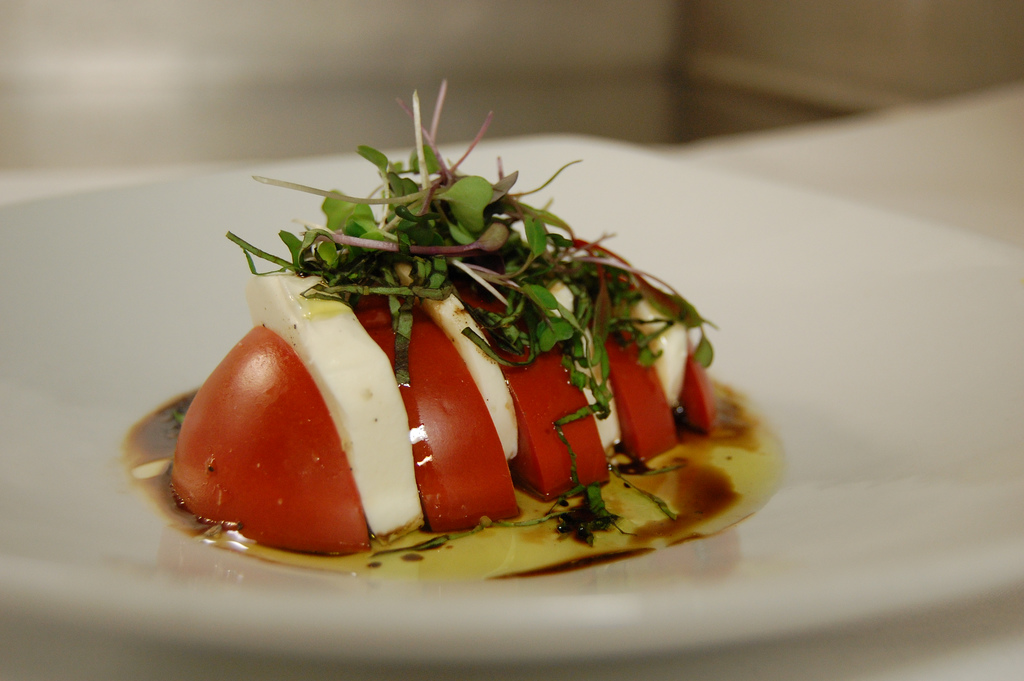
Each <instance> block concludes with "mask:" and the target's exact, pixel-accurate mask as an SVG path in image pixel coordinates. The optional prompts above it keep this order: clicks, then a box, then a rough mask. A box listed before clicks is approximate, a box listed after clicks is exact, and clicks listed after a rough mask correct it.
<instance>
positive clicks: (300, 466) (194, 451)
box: [171, 326, 370, 553]
mask: <svg viewBox="0 0 1024 681" xmlns="http://www.w3.org/2000/svg"><path fill="white" fill-rule="evenodd" d="M171 485H172V487H173V488H174V491H175V493H176V494H177V496H178V498H179V499H180V500H181V502H182V504H183V505H184V506H185V508H186V509H187V510H188V511H189V512H191V513H193V514H194V515H196V516H198V517H200V518H201V519H204V520H207V521H210V522H216V523H238V524H239V525H240V528H239V529H240V532H241V533H242V534H243V535H244V536H246V537H248V538H250V539H253V540H254V541H257V542H259V543H261V544H264V545H266V546H273V547H278V548H284V549H291V550H295V551H306V552H316V553H353V552H357V551H366V550H369V547H370V544H369V534H368V530H367V527H366V518H365V517H364V515H363V507H362V503H361V501H360V498H359V492H358V491H357V489H356V486H355V480H354V479H353V477H352V470H351V468H350V467H349V465H348V460H347V457H346V456H345V453H344V451H342V448H341V441H340V438H339V436H338V432H337V429H336V427H335V425H334V422H333V420H332V419H331V416H330V414H329V412H328V410H327V406H326V404H325V403H324V400H323V397H321V395H320V391H319V389H318V388H317V386H316V384H315V383H314V381H313V378H312V376H310V374H309V372H308V371H307V370H306V367H305V366H304V365H303V363H302V360H301V359H299V357H298V355H297V354H296V353H295V351H294V350H293V349H292V348H291V346H290V345H288V343H287V342H286V341H285V340H284V339H282V338H281V337H280V336H278V335H277V334H276V333H274V332H272V331H270V330H268V329H265V328H263V327H262V326H258V327H256V328H254V329H252V331H250V332H249V333H248V334H247V335H246V336H245V337H244V338H243V339H242V340H241V341H240V342H239V343H238V344H237V345H236V346H235V347H234V348H233V349H232V350H231V351H230V352H229V353H228V354H227V356H226V357H225V358H224V360H223V361H222V362H221V363H220V364H219V365H218V366H217V368H216V369H214V371H213V373H212V374H211V375H210V377H209V378H208V379H207V380H206V382H205V383H204V384H203V386H202V388H200V389H199V392H198V393H197V394H196V397H195V399H194V400H193V401H192V404H191V406H190V407H189V410H188V413H187V414H186V416H185V420H184V422H183V423H182V427H181V433H180V435H179V437H178V445H177V450H176V451H175V456H174V467H173V469H172V473H171Z"/></svg>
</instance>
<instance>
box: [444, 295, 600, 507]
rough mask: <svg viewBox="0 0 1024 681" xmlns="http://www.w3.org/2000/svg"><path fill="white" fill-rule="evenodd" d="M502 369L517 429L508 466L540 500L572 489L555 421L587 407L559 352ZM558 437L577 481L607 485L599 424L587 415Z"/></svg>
mask: <svg viewBox="0 0 1024 681" xmlns="http://www.w3.org/2000/svg"><path fill="white" fill-rule="evenodd" d="M459 294H460V296H461V297H462V298H463V300H464V301H465V302H466V303H467V304H469V305H472V306H474V307H482V308H484V309H487V310H490V311H491V312H501V311H503V310H504V306H503V305H501V304H500V303H498V302H497V301H494V300H492V299H489V298H484V297H481V296H479V295H477V294H476V293H474V292H473V291H472V290H462V291H460V292H459ZM510 359H514V360H518V359H522V358H516V357H512V358H510ZM501 370H502V373H503V374H504V375H505V380H506V381H507V382H508V387H509V392H511V393H512V402H513V404H514V405H515V410H516V423H517V427H518V431H519V453H518V454H516V456H515V458H514V459H512V460H511V461H510V462H509V466H510V467H511V469H512V477H513V478H514V479H515V480H516V481H517V482H518V483H520V485H521V486H522V487H525V488H526V489H528V490H530V491H531V492H533V493H534V494H536V495H538V496H540V497H541V498H543V499H552V498H554V497H557V496H558V495H559V494H562V493H563V492H567V491H569V490H570V489H572V488H573V487H574V486H575V484H576V481H574V480H573V475H572V472H573V462H572V457H571V456H570V454H569V449H568V448H567V447H566V446H565V443H564V442H562V440H561V438H559V436H558V431H557V430H556V429H555V421H557V420H558V419H560V418H562V417H563V416H568V415H569V414H573V413H575V412H576V411H578V410H579V409H581V408H582V407H585V406H586V405H587V398H586V396H585V395H584V394H583V391H581V390H580V389H578V388H576V387H575V386H573V385H572V383H570V381H569V371H568V370H567V369H566V368H565V367H563V366H562V355H561V352H560V351H559V350H558V349H557V348H556V349H555V350H552V351H550V352H546V353H544V354H543V355H540V356H538V357H536V358H535V359H534V361H533V362H531V363H530V364H529V365H527V366H523V367H508V366H502V368H501ZM562 434H563V435H565V438H566V440H567V441H568V442H569V444H570V445H571V446H572V453H573V454H575V457H576V479H577V480H578V482H579V483H580V484H583V485H589V484H591V483H594V482H605V481H607V480H608V459H607V457H606V455H605V451H604V446H603V445H602V444H601V437H600V435H599V434H598V432H597V420H596V419H595V418H594V417H593V416H587V417H586V418H582V419H578V420H576V421H572V422H570V423H567V424H565V425H564V426H563V427H562Z"/></svg>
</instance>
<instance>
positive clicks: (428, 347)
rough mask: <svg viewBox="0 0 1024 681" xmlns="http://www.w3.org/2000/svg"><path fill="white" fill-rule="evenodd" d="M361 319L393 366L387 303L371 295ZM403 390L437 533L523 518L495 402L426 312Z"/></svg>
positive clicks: (417, 325)
mask: <svg viewBox="0 0 1024 681" xmlns="http://www.w3.org/2000/svg"><path fill="white" fill-rule="evenodd" d="M356 315H357V316H358V317H359V321H360V322H361V323H362V325H363V328H365V329H366V331H367V333H369V334H370V337H371V338H373V339H374V340H375V341H377V344H378V345H380V347H381V349H383V350H384V352H386V353H387V355H388V357H389V358H390V359H391V363H392V366H393V365H394V363H395V334H394V332H393V331H392V327H391V314H390V312H389V311H388V310H387V308H386V307H384V305H383V303H382V299H367V298H364V299H363V300H362V301H361V302H360V304H359V307H358V308H357V310H356ZM400 391H401V394H402V399H403V400H404V402H405V409H406V412H407V413H408V416H409V437H410V439H411V440H412V443H413V444H412V451H413V458H414V459H415V463H416V484H417V486H418V487H419V492H420V501H421V503H422V505H423V513H424V516H425V517H426V519H427V524H428V525H429V526H430V529H431V530H433V531H434V532H448V531H452V530H462V529H469V528H472V527H474V526H476V525H477V524H478V523H479V522H480V519H481V518H482V517H483V516H487V517H488V518H490V519H491V520H499V519H502V518H510V517H512V516H514V515H517V514H518V513H519V506H518V504H517V502H516V497H515V488H514V486H513V484H512V475H511V473H510V472H509V468H508V463H507V462H506V460H505V450H504V448H503V447H502V446H501V441H500V440H499V439H498V432H497V430H495V428H494V423H493V421H492V420H491V417H490V413H489V412H488V411H487V405H486V403H485V402H484V399H483V397H482V396H481V395H480V391H479V389H478V388H477V386H476V383H474V381H473V378H472V376H471V375H470V373H469V369H467V368H466V364H465V362H464V361H463V360H462V357H461V356H460V355H459V352H458V350H457V349H456V348H455V345H453V344H452V342H451V340H449V339H448V337H447V336H446V335H445V334H444V331H442V330H441V329H440V328H439V327H438V326H437V325H436V324H434V322H433V321H432V320H431V319H430V317H429V316H427V314H426V313H425V312H423V311H422V310H420V309H419V308H418V307H417V308H414V310H413V325H412V335H411V340H410V342H409V385H407V386H401V387H400Z"/></svg>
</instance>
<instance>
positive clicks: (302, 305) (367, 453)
mask: <svg viewBox="0 0 1024 681" xmlns="http://www.w3.org/2000/svg"><path fill="white" fill-rule="evenodd" d="M318 281H319V280H318V279H316V278H312V277H309V278H300V277H297V276H294V275H291V274H271V275H263V276H258V277H253V278H252V279H251V280H250V281H249V284H248V286H247V287H246V299H247V300H248V303H249V312H250V314H251V315H252V321H253V323H254V324H256V325H262V326H265V327H267V328H268V329H270V330H271V331H273V332H275V333H277V334H278V335H279V336H281V337H282V338H284V339H285V340H286V341H287V342H288V343H289V344H290V345H291V346H292V347H293V348H294V349H295V352H296V353H297V354H298V356H299V357H300V358H301V359H302V361H303V363H304V364H305V365H306V368H307V369H308V371H309V373H310V375H311V376H312V377H313V380H314V381H315V382H316V384H317V387H319V388H320V392H321V394H322V395H323V398H324V402H326V403H327V409H328V411H329V412H330V414H331V417H332V419H333V420H334V424H335V426H336V427H337V428H338V434H339V435H340V436H341V446H342V449H344V451H345V454H346V455H347V457H348V462H349V465H350V466H351V467H352V475H353V477H354V478H355V482H356V487H357V488H358V490H359V495H360V497H361V498H362V502H363V511H364V513H365V514H366V521H367V524H368V525H369V527H370V531H371V532H372V533H373V534H374V535H375V536H377V537H378V538H380V539H382V540H385V541H386V540H388V539H389V538H392V537H395V536H397V535H399V534H402V533H404V532H406V531H408V530H413V529H416V528H417V527H420V526H421V525H422V524H423V512H422V509H421V506H420V499H419V492H418V490H417V487H416V474H415V468H414V463H413V456H412V445H411V444H410V442H409V421H408V416H407V415H406V412H405V405H404V403H403V402H402V396H401V394H400V393H399V390H398V384H397V383H396V382H395V375H394V370H393V369H392V367H391V362H390V361H389V360H388V357H387V355H386V354H385V353H384V351H383V350H381V349H380V347H379V346H378V345H377V343H376V342H374V340H373V339H372V338H370V336H369V334H367V333H366V330H365V329H363V327H362V325H361V324H360V323H359V320H358V319H357V318H356V316H355V313H354V312H352V309H351V308H350V307H349V306H347V305H345V304H344V303H341V302H335V301H325V300H310V299H307V298H304V297H303V296H302V294H303V292H305V291H306V290H307V289H309V288H310V287H311V286H313V285H315V284H316V283H318Z"/></svg>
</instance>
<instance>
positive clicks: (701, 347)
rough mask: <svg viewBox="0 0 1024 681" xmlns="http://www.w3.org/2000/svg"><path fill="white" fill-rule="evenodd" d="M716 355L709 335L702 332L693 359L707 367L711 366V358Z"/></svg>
mask: <svg viewBox="0 0 1024 681" xmlns="http://www.w3.org/2000/svg"><path fill="white" fill-rule="evenodd" d="M714 357H715V352H714V349H713V348H712V347H711V341H709V340H708V338H707V336H705V335H704V334H703V333H702V334H701V335H700V341H699V342H698V343H697V347H696V348H695V349H694V351H693V359H694V360H695V361H696V362H697V364H700V365H701V366H702V367H704V368H707V367H709V366H711V360H713V359H714Z"/></svg>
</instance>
